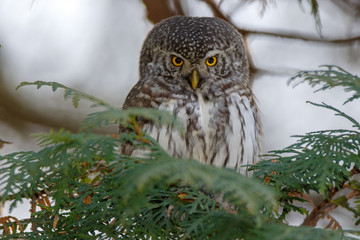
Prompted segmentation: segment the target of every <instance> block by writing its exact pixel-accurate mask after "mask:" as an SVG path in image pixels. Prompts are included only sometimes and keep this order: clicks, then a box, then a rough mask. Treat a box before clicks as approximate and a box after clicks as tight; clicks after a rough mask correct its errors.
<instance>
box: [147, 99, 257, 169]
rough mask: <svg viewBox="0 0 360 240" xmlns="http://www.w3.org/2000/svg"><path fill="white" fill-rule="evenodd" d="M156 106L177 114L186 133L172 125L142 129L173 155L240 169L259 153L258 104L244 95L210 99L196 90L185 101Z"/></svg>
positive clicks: (168, 102) (173, 101)
mask: <svg viewBox="0 0 360 240" xmlns="http://www.w3.org/2000/svg"><path fill="white" fill-rule="evenodd" d="M159 108H160V109H162V110H167V111H170V112H171V113H173V114H174V115H176V116H177V118H178V119H179V120H180V121H181V122H182V123H183V126H184V130H185V136H181V135H180V134H179V132H178V131H177V130H175V129H173V128H172V127H171V126H162V127H160V128H158V127H155V126H153V125H147V126H146V127H145V131H146V132H147V133H148V134H149V135H150V136H152V137H153V138H155V139H156V140H157V141H158V142H159V144H160V145H161V146H162V147H163V148H164V149H165V150H167V151H168V153H169V154H170V155H172V156H174V157H179V158H192V159H195V160H198V161H200V162H202V163H206V164H213V165H216V166H223V167H230V168H235V169H237V170H238V171H239V172H240V170H241V168H240V165H242V164H248V163H252V162H254V161H255V160H256V157H257V155H258V154H259V151H260V149H259V144H258V137H259V135H260V125H259V122H258V121H257V116H256V114H257V108H256V105H255V106H252V103H251V99H249V98H248V96H246V95H243V94H240V93H232V94H230V95H228V96H225V97H222V98H216V99H212V100H211V101H209V100H208V99H207V98H206V96H203V95H202V94H200V93H198V94H197V96H196V97H192V98H188V99H186V101H185V100H184V101H179V99H172V100H169V101H167V102H163V103H162V104H160V106H159ZM254 108H255V109H254Z"/></svg>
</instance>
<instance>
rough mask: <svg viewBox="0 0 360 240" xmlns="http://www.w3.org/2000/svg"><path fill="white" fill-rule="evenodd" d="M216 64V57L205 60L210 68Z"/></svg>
mask: <svg viewBox="0 0 360 240" xmlns="http://www.w3.org/2000/svg"><path fill="white" fill-rule="evenodd" d="M215 64H216V57H209V58H208V59H206V65H208V66H209V67H212V66H214V65H215Z"/></svg>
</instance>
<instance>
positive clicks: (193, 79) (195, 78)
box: [190, 69, 200, 90]
mask: <svg viewBox="0 0 360 240" xmlns="http://www.w3.org/2000/svg"><path fill="white" fill-rule="evenodd" d="M199 79H200V78H199V74H198V72H197V71H196V69H194V70H193V71H192V73H191V76H190V82H191V86H192V88H193V89H194V90H195V89H196V87H197V85H198V83H199Z"/></svg>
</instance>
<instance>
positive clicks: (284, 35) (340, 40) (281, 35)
mask: <svg viewBox="0 0 360 240" xmlns="http://www.w3.org/2000/svg"><path fill="white" fill-rule="evenodd" d="M204 2H205V3H206V4H207V5H208V6H209V7H210V9H211V10H212V12H213V13H214V16H216V17H218V18H221V19H224V20H225V21H227V22H229V23H230V24H232V25H233V26H234V27H235V28H236V29H237V30H238V31H239V32H240V33H241V34H243V35H244V37H245V36H248V35H263V36H270V37H276V38H287V39H294V40H302V41H311V42H321V43H330V44H339V43H350V42H354V41H360V36H353V37H349V38H338V39H325V38H316V37H313V36H309V35H305V34H299V33H295V32H282V33H279V32H277V33H274V32H267V31H255V30H248V29H243V28H239V27H237V26H235V25H234V23H233V22H232V21H231V19H230V17H228V16H226V15H225V14H223V13H222V11H220V9H219V8H218V5H217V4H216V3H215V2H214V1H213V0H204Z"/></svg>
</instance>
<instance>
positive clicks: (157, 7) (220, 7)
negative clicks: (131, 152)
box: [0, 0, 360, 227]
mask: <svg viewBox="0 0 360 240" xmlns="http://www.w3.org/2000/svg"><path fill="white" fill-rule="evenodd" d="M315 2H318V4H319V5H318V11H317V12H316V11H315V12H314V9H316V8H314V7H316V5H314V4H315ZM177 14H182V15H188V16H218V17H222V18H225V19H226V20H228V21H229V22H231V23H232V24H234V25H235V26H236V27H237V28H238V29H239V30H240V31H241V32H242V33H243V34H244V37H245V40H246V43H247V47H248V52H249V55H250V58H251V63H252V81H253V91H254V93H255V95H256V96H257V99H258V103H259V107H260V109H261V113H262V122H263V130H264V140H263V150H264V152H267V151H269V150H274V149H280V148H283V147H286V146H287V145H289V144H291V143H292V142H294V141H295V139H293V138H291V137H290V136H291V135H295V134H303V133H306V132H309V131H314V130H323V129H335V128H336V129H338V128H350V127H351V124H350V123H349V122H346V121H344V120H343V119H341V118H339V117H336V116H334V114H333V113H332V112H330V111H328V110H325V109H320V108H316V107H314V106H312V105H310V104H307V103H306V101H308V100H309V101H314V102H325V103H327V104H330V105H333V106H334V107H337V108H339V109H341V110H342V111H344V112H346V113H348V114H350V115H351V116H353V117H354V118H356V119H360V111H358V110H359V108H358V105H357V104H358V102H356V101H355V102H353V103H349V104H347V105H345V106H343V105H342V104H343V103H344V101H345V100H346V99H347V97H348V96H349V95H348V94H347V93H345V92H344V91H343V90H342V89H333V90H330V91H326V92H318V93H314V90H315V89H313V88H311V87H309V86H307V85H306V84H303V85H300V86H298V87H296V88H292V87H291V86H289V85H288V81H289V79H290V78H291V77H292V76H294V75H295V74H296V73H297V72H298V71H301V70H315V69H318V68H319V66H320V65H337V66H340V67H342V68H344V69H345V70H347V71H349V72H351V73H352V74H356V75H359V74H360V1H359V0H318V1H313V0H303V1H301V0H298V1H295V0H293V1H289V0H143V1H142V0H103V1H90V0H75V1H74V0H72V1H70V0H46V1H45V0H0V45H1V48H0V155H4V154H7V153H11V152H14V151H23V150H37V149H38V146H37V145H36V141H35V140H34V138H33V137H31V134H33V133H39V132H47V131H49V129H51V128H55V129H58V128H66V129H69V130H71V131H77V130H78V128H79V124H80V122H81V120H82V118H83V117H84V116H85V115H86V114H87V113H89V112H90V111H91V109H89V104H87V103H86V102H80V106H79V108H77V109H74V108H73V107H72V104H71V101H64V99H63V92H62V90H60V91H59V90H58V91H57V92H55V93H53V92H52V91H51V89H50V88H46V87H44V88H41V89H40V90H37V89H36V88H35V87H33V86H28V87H24V88H20V89H19V90H15V88H16V86H18V85H19V84H20V83H21V82H23V81H29V82H33V81H36V80H41V81H56V82H59V83H62V84H64V85H67V86H69V87H72V88H76V89H78V90H81V91H84V92H87V93H89V94H92V95H94V96H96V97H98V98H101V99H103V100H105V101H107V102H110V103H112V104H113V105H116V106H119V107H121V106H122V104H123V101H124V99H125V97H126V95H127V93H128V91H129V90H130V89H131V87H132V86H133V85H134V84H135V83H136V81H137V80H138V57H139V52H140V48H141V44H142V41H143V40H144V38H145V37H146V34H147V32H148V31H149V30H150V29H151V28H152V26H153V24H154V23H156V22H158V21H160V20H161V19H164V18H166V17H169V16H172V15H177ZM116 132H117V128H116V127H114V129H107V130H106V132H105V131H104V133H116ZM4 214H7V213H6V211H5V213H4ZM16 214H18V216H20V217H22V216H26V215H28V214H29V213H28V210H27V208H20V209H17V210H16V211H15V212H14V213H12V215H16ZM335 214H336V212H335ZM339 214H341V213H339ZM346 218H348V219H351V215H349V216H344V219H345V220H344V221H346ZM298 223H301V220H299V221H296V219H295V220H294V221H293V224H298ZM349 226H350V227H351V226H352V225H351V224H349Z"/></svg>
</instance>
